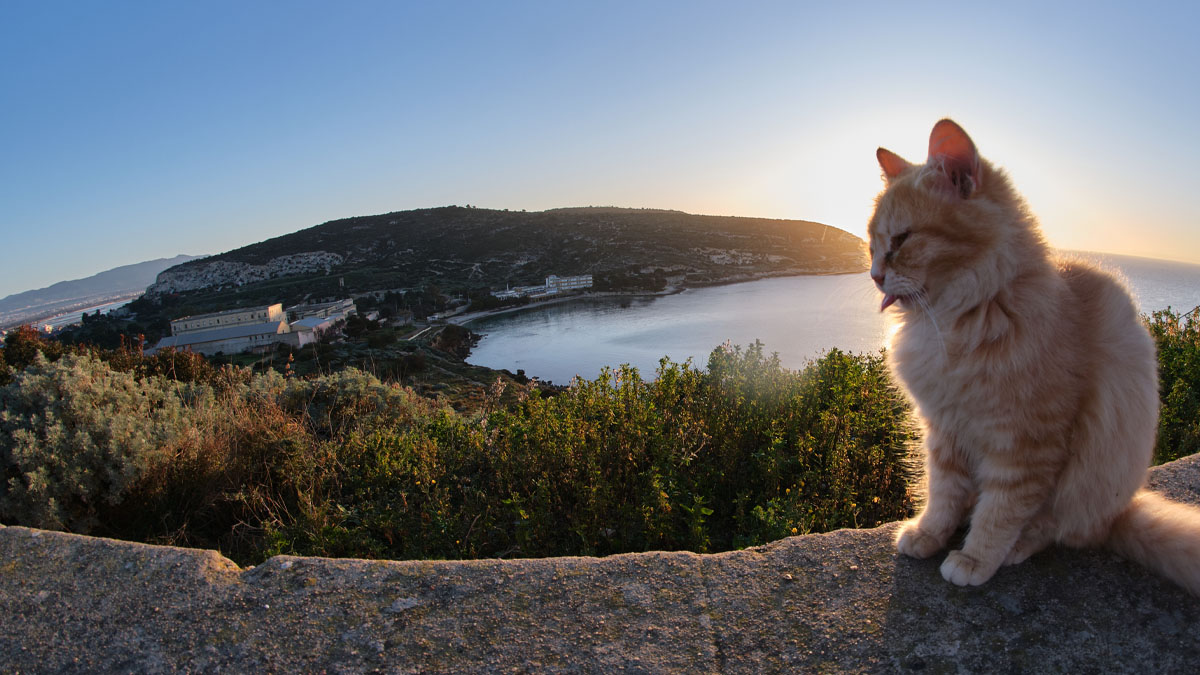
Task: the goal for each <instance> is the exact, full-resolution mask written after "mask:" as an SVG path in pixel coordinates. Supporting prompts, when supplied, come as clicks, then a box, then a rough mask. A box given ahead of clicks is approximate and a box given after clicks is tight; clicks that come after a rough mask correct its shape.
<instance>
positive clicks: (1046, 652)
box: [0, 456, 1200, 673]
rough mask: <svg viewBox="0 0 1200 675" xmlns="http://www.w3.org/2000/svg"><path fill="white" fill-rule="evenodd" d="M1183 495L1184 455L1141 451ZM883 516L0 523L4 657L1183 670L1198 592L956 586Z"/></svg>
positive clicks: (158, 664) (1195, 632) (1143, 578)
mask: <svg viewBox="0 0 1200 675" xmlns="http://www.w3.org/2000/svg"><path fill="white" fill-rule="evenodd" d="M1151 485H1152V487H1154V488H1155V489H1156V490H1158V491H1160V492H1164V493H1166V494H1167V495H1169V496H1171V497H1172V498H1174V499H1178V500H1180V501H1187V502H1190V503H1193V504H1200V456H1193V457H1190V458H1187V459H1183V460H1180V461H1178V462H1174V463H1172V464H1168V465H1165V466H1163V467H1160V468H1157V469H1155V470H1154V471H1152V472H1151ZM896 527H897V526H896V525H895V524H891V525H887V526H884V527H881V528H877V529H874V530H842V531H839V532H833V533H830V534H824V535H811V536H806V537H792V538H789V539H786V540H783V541H779V542H775V543H773V544H771V545H768V546H763V547H759V548H755V549H748V550H745V551H736V552H731V553H723V554H719V555H695V554H691V553H663V552H655V553H643V554H630V555H619V556H613V557H610V558H551V559H542V560H513V561H499V560H482V561H464V562H429V561H419V562H373V561H363V560H329V559H318V558H293V557H277V558H273V559H271V560H269V561H267V562H265V563H263V564H262V565H259V566H257V567H254V568H251V569H241V568H238V567H237V566H236V565H234V564H233V563H232V562H230V561H228V560H226V559H225V558H223V557H221V556H220V555H218V554H216V553H214V552H211V551H198V550H188V549H179V548H169V547H157V546H146V545H142V544H131V543H124V542H117V541H112V540H105V539H92V538H87V537H80V536H75V535H67V534H61V533H51V532H43V531H37V530H29V529H25V528H17V527H10V528H4V529H0V611H3V613H4V614H3V615H4V616H5V617H6V620H5V621H4V622H2V623H0V653H3V654H5V657H4V661H5V666H6V668H7V669H11V670H15V671H27V670H28V671H55V672H57V671H64V670H65V671H84V672H93V671H137V672H166V671H174V670H187V671H206V670H231V671H235V672H245V671H280V672H298V671H305V672H308V671H323V670H327V671H332V672H363V671H369V670H381V671H385V672H418V671H419V672H480V671H484V672H490V671H500V670H503V671H510V670H517V671H537V672H542V671H549V672H562V671H582V672H609V671H614V670H632V671H636V672H688V673H694V672H762V671H768V672H780V671H797V672H808V671H814V670H820V671H827V670H830V671H845V670H849V671H883V672H896V671H908V670H913V671H916V670H928V671H931V672H949V671H954V672H995V671H1017V672H1031V671H1051V672H1191V671H1192V670H1193V669H1194V667H1195V655H1196V654H1197V653H1200V599H1197V598H1194V597H1191V596H1189V595H1187V594H1185V593H1184V592H1183V591H1181V590H1179V589H1178V588H1176V587H1175V586H1172V585H1170V584H1169V583H1167V582H1165V581H1162V580H1160V579H1158V578H1156V577H1154V576H1152V575H1150V574H1149V573H1147V572H1145V571H1144V570H1142V569H1140V568H1138V567H1135V566H1133V565H1131V564H1128V563H1125V562H1123V561H1121V560H1120V559H1118V558H1116V557H1115V556H1113V555H1111V554H1109V553H1106V552H1101V551H1072V550H1066V549H1052V550H1050V551H1047V552H1045V553H1042V554H1040V555H1038V556H1035V557H1034V558H1033V559H1031V560H1030V561H1028V562H1027V563H1025V564H1022V565H1019V566H1016V567H1010V568H1004V569H1002V570H1001V571H1000V573H999V574H998V575H997V576H996V577H995V578H994V579H992V580H991V581H990V582H988V583H987V584H985V585H984V586H982V587H979V588H967V589H962V588H957V587H954V586H951V585H949V584H947V583H946V582H944V581H943V580H942V578H941V576H940V575H939V574H938V569H937V568H938V564H939V562H940V560H938V559H936V558H935V559H932V560H928V561H914V560H910V559H907V558H900V557H897V556H896V555H895V553H894V551H893V547H892V544H891V539H892V537H893V536H894V534H895V531H896Z"/></svg>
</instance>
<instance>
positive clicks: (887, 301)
mask: <svg viewBox="0 0 1200 675" xmlns="http://www.w3.org/2000/svg"><path fill="white" fill-rule="evenodd" d="M897 299H898V298H897V296H895V295H892V294H891V293H885V294H884V295H883V302H882V303H881V304H880V305H879V311H881V312H882V311H883V310H885V309H887V308H888V307H891V306H892V303H894V302H896V300H897Z"/></svg>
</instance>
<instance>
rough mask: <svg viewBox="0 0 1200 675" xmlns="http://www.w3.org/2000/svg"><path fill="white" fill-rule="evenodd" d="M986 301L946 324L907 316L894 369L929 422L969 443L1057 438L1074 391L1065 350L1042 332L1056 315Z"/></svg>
mask: <svg viewBox="0 0 1200 675" xmlns="http://www.w3.org/2000/svg"><path fill="white" fill-rule="evenodd" d="M1022 309H1024V311H1026V312H1028V313H1029V314H1028V315H1022V314H1021V313H1020V311H1018V308H1015V307H1013V306H1011V305H1009V306H1007V307H999V306H986V305H981V306H980V307H978V308H976V309H975V310H973V312H974V313H964V314H963V315H961V316H959V317H957V320H955V321H953V322H948V325H947V326H937V325H935V324H934V323H933V322H931V321H928V320H913V321H909V322H908V323H906V324H905V325H904V326H902V327H901V328H900V330H899V331H897V333H896V336H895V338H894V340H893V343H892V349H891V351H890V364H891V366H892V369H893V371H894V372H895V373H896V375H897V376H898V377H899V378H900V380H901V381H902V382H903V383H904V385H905V387H906V388H907V390H908V391H909V393H910V395H911V396H912V398H913V400H914V402H915V403H916V404H917V407H918V409H919V411H920V414H921V416H922V417H924V418H925V419H926V421H927V423H928V424H930V425H931V426H933V427H934V428H935V429H937V430H938V431H939V432H941V433H942V434H943V435H946V436H950V437H953V438H955V439H956V440H957V441H958V442H959V443H961V444H963V445H964V446H966V447H970V448H980V449H990V450H995V451H1003V450H1005V449H1007V448H1012V447H1014V446H1015V445H1016V444H1017V442H1018V440H1019V439H1037V440H1042V441H1046V442H1054V443H1056V444H1058V443H1060V442H1061V441H1062V440H1063V434H1065V433H1066V429H1067V427H1068V426H1069V421H1070V419H1071V416H1072V411H1073V409H1074V407H1075V405H1076V403H1077V401H1078V392H1077V391H1073V390H1072V389H1071V385H1072V384H1075V383H1076V382H1077V378H1075V377H1073V376H1072V372H1071V370H1072V364H1071V357H1070V354H1069V353H1068V352H1067V351H1066V350H1064V349H1063V348H1062V345H1061V344H1055V343H1054V342H1053V341H1052V340H1049V339H1048V335H1051V334H1053V333H1054V332H1055V331H1053V330H1052V329H1053V326H1048V325H1047V322H1050V323H1057V322H1061V315H1060V316H1058V317H1055V316H1051V315H1049V314H1048V313H1044V312H1035V311H1034V309H1031V308H1022Z"/></svg>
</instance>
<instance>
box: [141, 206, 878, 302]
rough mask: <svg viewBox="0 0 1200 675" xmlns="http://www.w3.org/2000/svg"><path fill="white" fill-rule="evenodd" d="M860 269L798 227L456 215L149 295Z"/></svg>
mask: <svg viewBox="0 0 1200 675" xmlns="http://www.w3.org/2000/svg"><path fill="white" fill-rule="evenodd" d="M864 261H865V256H864V254H863V244H862V241H861V240H860V239H858V238H857V237H855V236H853V235H850V234H848V233H846V232H844V231H842V230H839V229H836V228H833V227H829V226H827V225H822V224H820V223H813V222H809V221H802V220H772V219H765V218H740V217H727V216H698V215H691V214H687V213H682V212H679V211H664V210H652V209H623V208H591V207H589V208H567V209H554V210H549V211H540V212H524V211H519V212H518V211H496V210H489V209H477V208H469V207H466V208H464V207H456V206H450V207H443V208H433V209H418V210H413V211H401V212H395V213H387V214H383V215H375V216H359V217H354V218H345V219H341V220H334V221H330V222H327V223H324V224H321V225H317V226H314V227H310V228H307V229H303V230H300V231H297V232H294V233H292V234H288V235H284V236H281V237H276V238H274V239H268V240H266V241H263V242H260V243H257V244H252V245H250V246H245V247H243V248H239V249H236V250H233V251H229V252H226V253H222V254H220V255H215V256H211V257H209V258H206V259H204V260H200V261H194V262H189V263H185V264H183V265H179V266H176V267H174V268H171V269H170V270H167V271H166V272H164V273H163V274H162V275H160V277H159V282H158V284H156V286H155V287H152V289H151V291H152V294H155V295H163V294H169V293H178V292H186V291H193V292H194V291H201V293H200V294H199V295H209V294H212V293H214V292H219V291H227V290H230V289H234V288H236V289H237V291H238V295H239V296H240V298H239V299H240V300H243V301H251V300H252V299H253V300H257V299H263V300H266V299H271V300H272V301H276V302H280V301H281V302H290V301H295V300H299V299H301V298H303V297H322V296H334V295H343V296H344V295H346V294H355V293H366V292H370V291H379V290H385V289H392V290H401V289H405V290H406V289H419V288H426V287H428V286H430V285H433V286H437V287H438V288H439V289H440V290H442V291H443V292H462V291H466V290H478V289H481V288H493V289H500V288H504V287H505V285H507V284H512V285H526V284H535V283H540V282H541V281H542V280H543V279H544V278H545V277H546V276H547V275H550V274H558V275H575V274H592V275H593V276H594V277H595V280H596V288H597V290H661V289H662V288H664V287H665V286H666V285H667V284H672V285H677V286H698V285H705V284H714V283H727V282H732V281H739V280H744V279H750V278H758V277H762V276H769V275H770V276H774V275H788V274H824V273H836V272H852V271H860V270H862V269H863V268H864ZM190 295H191V294H190ZM221 295H226V294H225V293H221ZM196 299H199V298H196ZM227 300H228V298H226V302H227ZM239 304H241V303H239Z"/></svg>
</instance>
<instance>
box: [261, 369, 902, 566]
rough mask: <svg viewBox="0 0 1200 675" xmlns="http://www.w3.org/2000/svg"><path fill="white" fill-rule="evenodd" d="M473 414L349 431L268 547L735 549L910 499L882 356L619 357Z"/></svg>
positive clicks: (852, 519) (874, 517) (424, 552)
mask: <svg viewBox="0 0 1200 675" xmlns="http://www.w3.org/2000/svg"><path fill="white" fill-rule="evenodd" d="M501 393H502V392H500V391H499V390H496V391H493V392H492V394H491V397H490V400H491V405H489V406H488V408H487V409H486V410H485V411H484V412H482V413H480V414H478V415H476V416H474V417H466V416H463V415H459V414H455V413H452V412H450V411H447V410H440V411H439V410H434V409H431V408H425V409H423V410H415V411H414V410H412V409H411V408H410V411H411V412H412V414H411V415H410V416H409V417H408V418H407V420H406V421H405V423H403V424H399V425H393V426H391V427H388V428H382V427H378V426H375V427H365V426H364V427H359V428H357V429H356V430H354V431H353V432H352V433H351V434H350V435H349V436H348V437H347V439H346V441H345V442H344V443H342V444H337V445H335V446H334V447H333V452H334V453H335V455H336V462H337V465H338V469H337V471H335V472H329V473H326V474H325V476H326V482H325V483H324V486H323V488H322V492H323V493H324V494H326V495H328V502H326V503H325V504H323V505H321V506H320V507H319V508H315V509H313V510H311V511H310V512H309V514H308V516H307V517H306V518H305V519H300V520H297V521H294V522H292V523H285V524H282V525H281V526H280V527H278V528H276V529H274V530H273V531H272V544H271V549H270V552H289V553H299V554H310V555H312V554H316V555H352V556H363V557H389V558H447V557H448V558H462V557H494V556H506V555H513V554H519V555H522V556H546V555H580V554H584V555H605V554H610V553H618V552H625V551H641V550H649V549H689V550H694V551H709V550H727V549H730V548H735V547H741V546H747V545H752V544H759V543H765V542H766V541H770V540H772V539H776V538H779V537H781V536H785V535H788V534H794V533H799V532H810V531H824V530H828V529H833V528H836V527H845V526H856V525H874V524H877V523H879V522H881V521H882V520H886V519H894V518H900V517H904V516H906V515H908V513H909V511H910V507H911V502H910V498H909V493H908V487H907V478H908V475H907V466H908V464H907V456H908V447H909V444H910V442H911V441H912V439H913V432H912V429H911V426H910V425H909V423H908V414H909V413H908V407H907V405H906V403H905V402H904V399H903V398H902V397H901V396H900V394H899V393H898V392H896V390H895V389H894V388H893V387H891V386H890V385H889V383H888V379H887V373H886V369H885V368H884V366H883V363H882V359H881V358H880V357H879V356H861V357H860V356H851V355H847V354H844V353H842V352H839V351H836V350H835V351H831V352H830V353H828V354H827V355H825V356H824V357H822V358H821V359H820V360H818V361H817V362H816V363H814V364H813V365H812V366H810V367H809V368H808V369H806V370H805V371H802V372H800V373H796V372H793V371H789V370H786V369H783V368H781V367H780V366H779V362H778V359H776V358H775V357H773V356H772V357H766V356H764V355H763V353H762V347H761V345H755V346H753V347H751V348H749V349H747V350H740V349H736V348H723V349H719V350H717V351H715V352H714V353H713V355H712V357H711V358H710V361H709V368H708V370H707V372H706V371H701V370H698V369H696V368H694V367H693V366H691V364H676V363H672V362H670V361H668V360H664V361H663V362H662V363H661V364H660V367H659V369H658V372H657V378H656V379H655V380H653V381H646V380H644V379H642V378H641V376H640V374H639V373H638V372H637V370H636V369H633V368H631V367H628V366H623V367H621V368H619V369H617V370H605V371H604V372H603V373H601V375H600V376H599V377H598V378H596V379H595V380H591V381H584V380H579V381H576V382H575V383H573V385H572V386H571V387H570V389H568V390H567V391H566V392H564V393H562V394H559V395H558V396H555V397H552V398H542V397H540V396H539V395H537V393H536V392H535V391H534V390H532V389H524V390H522V392H520V394H521V395H520V396H518V398H519V399H521V400H520V401H519V402H518V403H517V404H515V405H513V406H508V407H501V406H498V405H496V403H495V402H496V401H498V400H499V398H500V395H501Z"/></svg>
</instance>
